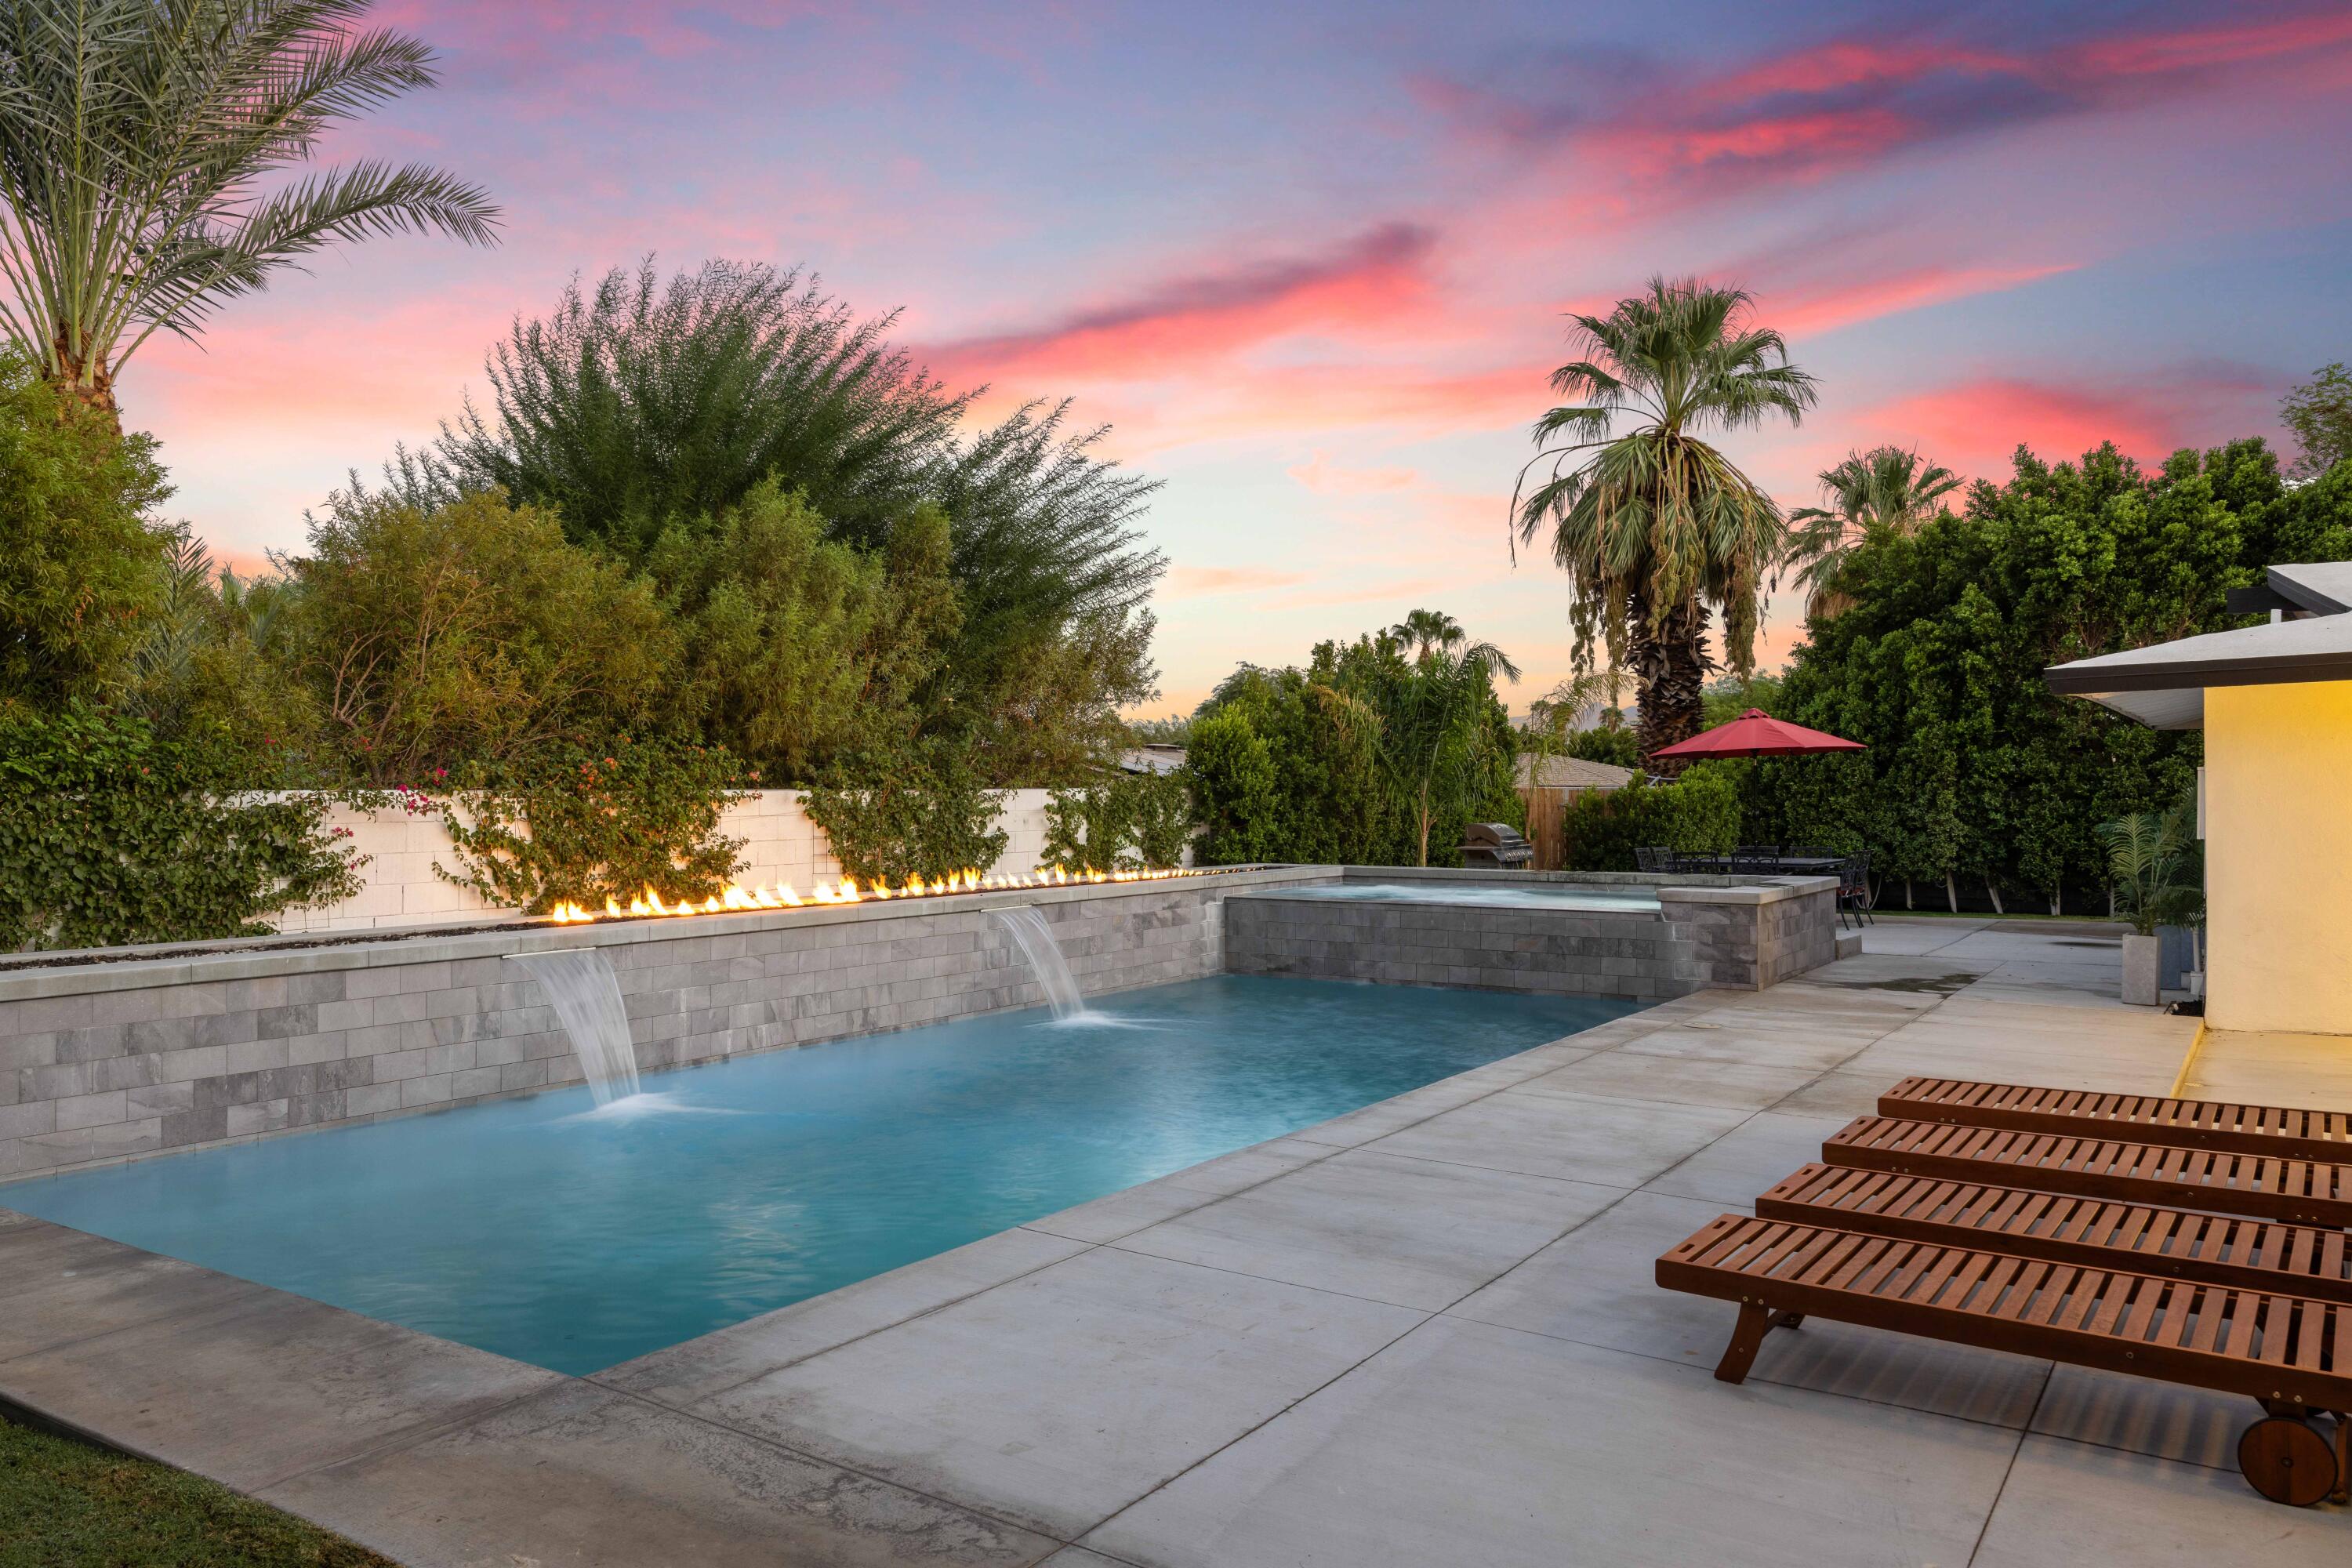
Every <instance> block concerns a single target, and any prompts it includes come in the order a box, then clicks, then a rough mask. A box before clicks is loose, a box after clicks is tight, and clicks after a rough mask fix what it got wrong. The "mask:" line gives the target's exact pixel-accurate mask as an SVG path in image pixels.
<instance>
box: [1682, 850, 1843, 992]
mask: <svg viewBox="0 0 2352 1568" xmlns="http://www.w3.org/2000/svg"><path fill="white" fill-rule="evenodd" d="M1658 902H1659V904H1660V906H1661V907H1662V908H1663V909H1664V910H1665V914H1666V919H1667V920H1668V921H1672V922H1673V923H1674V924H1675V927H1676V928H1678V929H1679V930H1681V931H1684V932H1685V933H1686V934H1687V935H1688V936H1689V938H1690V940H1691V942H1693V943H1694V944H1695V947H1696V952H1697V954H1698V959H1699V963H1700V965H1701V969H1702V973H1703V974H1704V976H1705V978H1704V980H1703V982H1702V983H1703V984H1707V985H1719V986H1727V987H1730V988H1733V989H1736V990H1741V991H1761V990H1763V989H1764V988H1765V987H1766V986H1768V985H1777V984H1780V982H1781V981H1783V980H1786V979H1788V978H1789V977H1790V975H1792V974H1801V973H1804V972H1805V971H1806V970H1809V969H1818V968H1820V967H1821V966H1822V964H1824V963H1833V962H1834V961H1835V960H1836V958H1837V933H1838V918H1837V879H1835V878H1833V877H1782V878H1776V879H1772V880H1771V881H1769V882H1768V883H1766V884H1764V885H1761V886H1749V887H1680V888H1675V887H1668V888H1661V889H1658Z"/></svg>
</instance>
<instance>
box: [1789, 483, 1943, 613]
mask: <svg viewBox="0 0 2352 1568" xmlns="http://www.w3.org/2000/svg"><path fill="white" fill-rule="evenodd" d="M1821 479H1822V500H1825V501H1827V502H1828V503H1829V504H1828V505H1827V506H1808V507H1800V508H1798V509H1797V510H1795V511H1792V512H1790V514H1789V545H1788V552H1787V554H1786V556H1785V557H1784V560H1783V563H1784V564H1785V565H1787V566H1789V567H1792V568H1794V571H1795V579H1796V582H1797V583H1798V584H1799V585H1800V586H1801V587H1802V588H1803V589H1804V590H1805V613H1806V614H1807V615H1809V616H1833V615H1836V614H1837V613H1838V612H1839V611H1840V610H1843V609H1845V608H1847V607H1848V605H1849V604H1850V603H1851V601H1849V600H1846V599H1845V598H1843V596H1842V595H1838V594H1837V593H1836V592H1834V591H1833V590H1832V588H1831V586H1830V583H1831V580H1832V578H1834V577H1836V575H1837V573H1838V568H1839V567H1841V566H1843V565H1844V564H1845V562H1846V558H1847V557H1848V556H1849V555H1851V554H1853V551H1854V547H1855V546H1856V545H1859V544H1860V543H1862V542H1863V541H1864V540H1865V539H1868V538H1871V537H1872V536H1874V534H1879V533H1895V534H1907V533H1916V532H1917V531H1919V530H1920V528H1921V527H1922V526H1923V525H1925V524H1926V522H1927V520H1928V519H1929V518H1931V517H1933V516H1934V515H1935V512H1936V503H1937V501H1940V500H1943V499H1944V498H1945V497H1946V496H1948V495H1950V494H1951V493H1952V492H1953V491H1954V490H1956V489H1959V488H1960V479H1959V476H1958V474H1955V473H1953V472H1952V470H1951V469H1949V468H1944V467H1942V466H1941V465H1939V464H1936V463H1930V462H1928V461H1927V460H1926V459H1925V458H1921V457H1920V456H1919V454H1918V453H1916V452H1914V451H1911V450H1909V449H1908V448H1906V447H1872V448H1871V449H1870V450H1869V451H1867V452H1849V453H1848V454H1846V458H1845V461H1843V462H1842V463H1840V464H1839V465H1838V466H1837V467H1835V468H1824V469H1822V476H1821Z"/></svg>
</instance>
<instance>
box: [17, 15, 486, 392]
mask: <svg viewBox="0 0 2352 1568" xmlns="http://www.w3.org/2000/svg"><path fill="white" fill-rule="evenodd" d="M368 4H369V0H0V271H5V273H6V277H7V282H8V285H9V289H10V291H11V292H12V293H13V294H14V296H15V299H14V301H13V303H12V302H9V301H5V300H0V326H5V331H6V333H7V336H8V337H9V338H10V339H11V340H12V341H13V342H15V343H16V345H17V346H18V347H19V348H21V349H22V350H23V351H24V352H25V353H26V354H27V355H28V356H30V357H31V359H32V360H33V362H34V363H36V364H37V365H39V366H40V367H41V370H42V374H44V375H45V376H46V377H47V379H48V380H49V381H50V382H51V383H52V384H55V385H56V386H57V387H58V389H59V391H60V392H62V393H63V394H64V395H66V396H67V397H68V399H69V400H71V401H72V402H74V403H77V404H79V405H82V406H84V407H87V408H90V409H94V410H97V411H99V412H100V413H101V414H102V415H103V416H105V417H107V418H108V419H110V420H116V419H118V417H119V416H118V413H117V410H116V407H115V402H114V383H115V377H116V376H117V375H118V374H120V372H121V368H122V365H123V363H124V362H125V361H126V360H128V359H130V357H131V355H132V354H133V353H137V352H138V350H139V348H140V346H141V345H142V344H143V343H144V342H146V341H147V340H148V339H149V338H150V337H152V336H153V335H154V334H155V333H156V332H158V331H171V332H176V333H178V334H179V335H180V336H182V337H189V338H192V337H194V335H195V333H196V332H197V331H199V330H201V328H202V326H203V324H204V322H205V319H206V318H207V317H208V316H209V315H210V314H211V313H212V312H213V310H215V309H216V308H218V306H219V305H220V304H221V303H222V302H223V301H224V300H229V299H233V298H235V297H236V296H237V295H239V294H246V293H251V292H253V291H255V290H257V289H262V288H264V287H266V286H267V285H268V279H269V276H270V274H271V273H273V272H275V271H277V270H278V268H283V267H287V266H290V265H293V264H295V263H296V262H298V261H299V259H300V258H302V257H304V256H306V255H309V254H310V253H311V252H313V251H315V250H318V249H320V248H321V247H325V246H328V245H331V244H333V243H335V242H337V241H341V240H352V239H362V238H366V237H371V236H374V235H383V234H394V233H400V232H413V233H430V232H439V233H443V234H449V235H454V236H456V237H457V238H459V239H462V240H465V241H467V243H469V244H477V245H484V244H488V243H490V242H491V240H492V239H493V237H494V234H493V229H494V225H495V224H496V222H497V218H498V209H497V208H496V207H495V206H493V205H491V203H490V201H489V198H488V196H487V195H485V194H484V193H483V192H482V191H481V189H480V188H479V187H478V186H474V185H469V184H465V183H463V182H461V181H459V180H458V179H457V177H456V176H454V175H452V174H446V173H444V172H442V171H440V170H438V169H434V168H430V167H427V166H425V165H423V164H416V163H411V164H407V165H404V166H402V167H399V168H394V167H393V166H391V165H389V164H386V163H378V162H374V161H372V160H365V161H362V162H359V163H352V164H350V165H349V166H347V167H343V168H339V169H330V170H322V171H317V172H312V173H310V174H302V175H300V176H299V177H296V178H292V179H289V180H278V178H277V177H278V176H280V175H282V174H285V172H287V171H289V170H290V169H294V168H297V167H299V165H301V164H303V163H308V162H309V161H310V157H311V156H312V155H313V153H315V152H316V151H317V149H318V145H319V142H320V138H321V137H322V136H323V135H324V134H325V133H326V132H328V131H329V130H330V129H331V127H333V126H334V125H336V124H338V123H339V122H341V121H349V120H353V119H357V118H358V117H359V116H360V115H362V114H363V113H364V112H366V111H367V110H370V109H373V108H374V107H376V106H378V105H380V104H383V103H385V102H388V101H389V100H393V99H395V98H398V97H399V96H401V95H402V94H403V93H406V92H410V91H413V90H415V89H418V88H424V87H429V86H431V85H432V84H433V81H434V75H433V68H432V61H433V55H432V51H431V50H430V49H428V48H426V47H425V45H424V44H422V43H419V42H418V41H417V40H416V39H415V38H412V37H408V36H407V35H405V34H403V33H398V32H393V31H389V30H383V29H376V30H363V29H362V26H361V22H362V15H363V14H364V13H365V12H366V10H367V9H368Z"/></svg>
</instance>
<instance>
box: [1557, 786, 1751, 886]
mask: <svg viewBox="0 0 2352 1568" xmlns="http://www.w3.org/2000/svg"><path fill="white" fill-rule="evenodd" d="M1739 804H1740V801H1739V784H1738V777H1737V775H1736V774H1735V773H1733V772H1732V771H1731V768H1730V767H1729V766H1727V764H1725V763H1699V764H1698V765H1696V767H1692V768H1689V769H1686V770H1685V772H1684V773H1683V775H1682V777H1681V778H1679V779H1677V780H1675V782H1674V783H1672V784H1652V783H1650V782H1649V781H1648V780H1647V779H1644V778H1643V777H1641V776H1640V775H1638V774H1637V775H1635V777H1634V778H1633V782H1632V783H1630V784H1626V785H1625V786H1624V787H1623V788H1622V789H1614V790H1589V791H1587V792H1585V793H1584V794H1582V795H1578V796H1577V797H1576V798H1575V799H1574V800H1573V801H1571V802H1570V803H1569V805H1568V809H1567V810H1566V811H1564V812H1562V813H1561V816H1560V826H1561V832H1562V835H1563V837H1565V839H1566V841H1567V847H1568V852H1567V853H1568V868H1569V869H1570V870H1571V871H1631V870H1633V869H1635V867H1634V864H1633V851H1634V850H1635V849H1636V848H1638V847H1642V846H1643V845H1651V844H1663V845H1664V846H1666V847H1668V848H1672V849H1679V850H1683V851H1685V853H1689V854H1711V855H1724V854H1728V853H1729V852H1730V851H1731V850H1732V848H1733V847H1735V846H1737V845H1738V842H1739Z"/></svg>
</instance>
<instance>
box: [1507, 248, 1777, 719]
mask: <svg viewBox="0 0 2352 1568" xmlns="http://www.w3.org/2000/svg"><path fill="white" fill-rule="evenodd" d="M1752 303H1753V301H1752V300H1750V298H1749V297H1748V293H1747V292H1746V291H1745V290H1744V289H1719V288H1715V287H1713V286H1711V285H1708V284H1705V283H1701V282H1699V281H1697V280H1696V279H1684V280H1679V281H1672V282H1670V281H1668V280H1666V279H1663V278H1658V279H1651V281H1650V285H1649V289H1648V291H1647V292H1645V293H1643V294H1639V295H1636V296H1633V298H1631V299H1625V300H1619V301H1617V304H1616V307H1615V309H1614V310H1612V311H1611V312H1610V313H1609V314H1608V315H1606V316H1592V315H1582V314H1575V315H1571V316H1570V318H1569V319H1570V321H1573V322H1574V323H1575V327H1574V330H1573V331H1572V332H1571V333H1570V342H1571V343H1572V345H1573V347H1574V349H1575V350H1576V351H1577V352H1578V354H1579V357H1578V358H1576V359H1573V360H1571V361H1570V362H1569V363H1567V364H1564V365H1562V366H1560V367H1559V369H1558V370H1557V371H1555V372H1553V373H1552V378H1551V385H1552V390H1553V391H1554V392H1555V393H1557V394H1559V395H1561V396H1563V397H1566V398H1569V399H1570V400H1571V401H1570V402H1568V403H1565V404H1563V405H1561V406H1559V407H1557V408H1554V409H1553V410H1551V412H1549V414H1546V415H1545V416H1543V417H1542V418H1541V419H1539V420H1538V421H1537V422H1536V426H1535V439H1536V445H1537V447H1538V451H1537V453H1536V456H1535V457H1534V458H1531V459H1530V460H1529V461H1528V464H1527V466H1526V467H1525V468H1521V469H1520V470H1519V480H1518V483H1517V486H1516V487H1514V489H1513V490H1512V494H1511V511H1512V517H1511V521H1512V523H1513V525H1514V544H1513V551H1514V553H1515V554H1516V552H1517V546H1518V545H1520V544H1532V543H1534V542H1535V540H1536V539H1537V537H1538V535H1539V534H1541V533H1543V532H1544V531H1547V530H1549V533H1550V542H1551V553H1552V559H1553V560H1554V561H1555V562H1557V563H1559V566H1560V568H1561V569H1562V570H1564V571H1565V572H1567V573H1568V574H1569V577H1570V582H1571V584H1573V588H1574V592H1575V595H1576V598H1575V603H1574V609H1573V614H1572V616H1571V622H1572V624H1573V626H1575V628H1576V662H1577V667H1578V668H1580V669H1589V668H1591V667H1592V664H1593V654H1594V650H1595V647H1596V646H1597V645H1605V646H1606V647H1607V649H1608V652H1609V654H1610V657H1611V658H1612V661H1614V662H1616V663H1618V664H1620V665H1622V666H1623V667H1624V668H1628V669H1630V670H1631V671H1632V672H1633V679H1634V685H1635V689H1636V691H1637V694H1638V698H1639V701H1640V704H1641V745H1642V754H1643V756H1644V757H1647V756H1649V755H1650V754H1652V753H1653V752H1656V751H1657V750H1658V749H1659V748H1661V747H1663V746H1668V745H1672V744H1673V743H1674V742H1676V741H1680V740H1683V739H1685V738H1686V737H1688V736H1690V735H1693V734H1695V733H1696V732H1697V731H1698V728H1699V721H1700V697H1699V693H1700V689H1701V688H1703V687H1704V686H1705V685H1706V678H1707V676H1708V675H1709V674H1710V673H1711V672H1712V671H1714V670H1715V669H1717V668H1720V667H1719V666H1717V664H1716V662H1715V660H1714V658H1712V657H1711V656H1710V655H1709V653H1708V651H1707V646H1706V630H1707V620H1708V616H1709V615H1710V614H1711V613H1713V614H1720V615H1721V616H1723V635H1724V645H1725V649H1726V651H1727V653H1728V654H1729V656H1730V659H1731V664H1732V668H1735V669H1737V670H1738V671H1739V672H1740V673H1741V674H1743V675H1745V674H1747V673H1748V672H1750V671H1751V670H1752V669H1753V668H1754V667H1755V637H1756V617H1757V600H1758V597H1759V591H1760V590H1761V588H1762V586H1763V581H1764V575H1765V574H1766V573H1767V572H1769V571H1770V570H1771V568H1772V566H1773V564H1774V563H1775V562H1777V561H1778V560H1779V559H1780V549H1781V542H1782V540H1783V538H1784V534H1785V526H1786V525H1785V524H1784V522H1783V521H1782V519H1781V516H1780V508H1779V507H1778V506H1776V505H1775V504H1774V503H1773V501H1772V499H1771V498H1770V497H1769V496H1768V495H1766V494H1765V493H1764V492H1763V490H1762V489H1759V487H1758V486H1757V484H1756V483H1755V481H1754V480H1752V479H1749V478H1748V476H1747V475H1746V474H1743V473H1741V472H1740V471H1739V469H1738V468H1737V467H1735V466H1734V465H1733V464H1732V462H1731V461H1730V459H1728V458H1726V457H1725V456H1724V455H1723V454H1722V453H1721V452H1720V451H1718V450H1717V449H1716V448H1715V447H1713V446H1710V445H1709V444H1708V443H1707V442H1706V441H1705V440H1702V439H1701V438H1700V436H1701V434H1702V433H1704V432H1708V431H1712V430H1718V429H1722V430H1733V429H1743V428H1748V427H1752V426H1759V425H1761V424H1762V423H1763V422H1764V421H1765V420H1766V419H1768V418H1772V417H1785V418H1786V419H1788V421H1789V422H1790V424H1792V425H1793V424H1795V423H1797V422H1798V421H1799V420H1800V419H1801V417H1802V416H1803V415H1804V411H1805V410H1806V409H1808V408H1810V407H1811V406H1812V405H1813V402H1814V390H1813V378H1812V377H1811V376H1810V375H1808V374H1805V373H1804V372H1803V371H1801V370H1799V369H1798V368H1797V367H1796V366H1795V365H1792V364H1790V363H1789V353H1788V348H1787V345H1786V344H1784V343H1783V342H1781V340H1780V333H1778V332H1775V331H1769V330H1768V329H1765V328H1761V327H1758V326H1755V325H1753V324H1752V323H1751V322H1750V321H1749V320H1748V315H1749V310H1750V307H1751V305H1752ZM1627 418H1630V419H1632V420H1633V426H1632V427H1631V428H1629V429H1622V430H1619V429H1618V428H1617V426H1618V425H1619V422H1620V421H1621V420H1622V419H1627Z"/></svg>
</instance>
